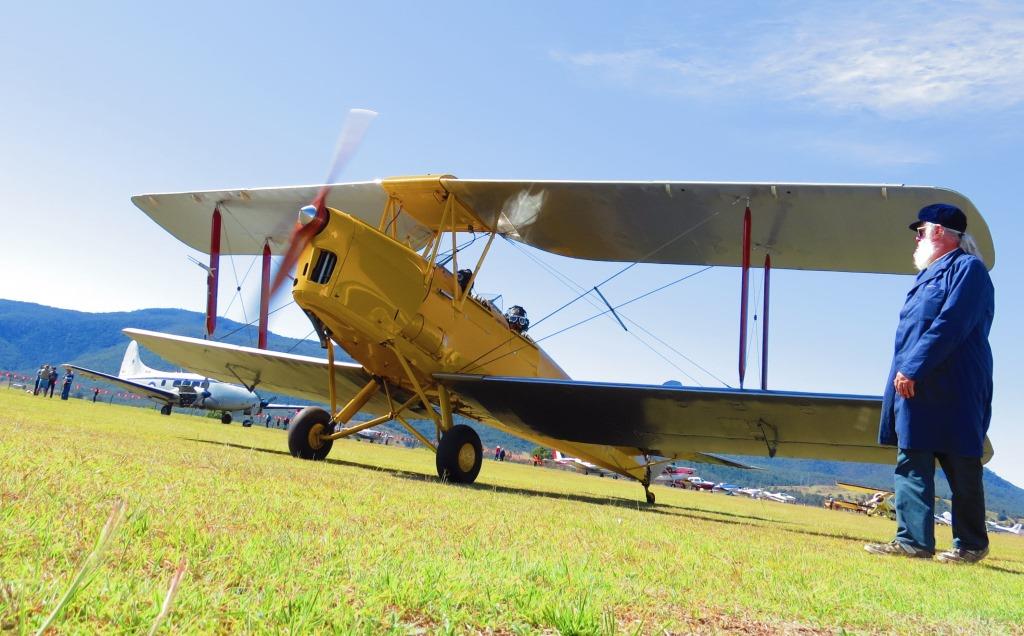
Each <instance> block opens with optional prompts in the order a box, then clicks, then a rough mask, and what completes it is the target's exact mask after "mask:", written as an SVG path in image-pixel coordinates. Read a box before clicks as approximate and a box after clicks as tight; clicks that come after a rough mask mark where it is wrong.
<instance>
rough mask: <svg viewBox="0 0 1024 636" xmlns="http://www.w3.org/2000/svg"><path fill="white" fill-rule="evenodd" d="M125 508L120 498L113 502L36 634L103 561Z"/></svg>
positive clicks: (44, 629) (54, 618) (50, 622)
mask: <svg viewBox="0 0 1024 636" xmlns="http://www.w3.org/2000/svg"><path fill="white" fill-rule="evenodd" d="M125 510H127V505H126V504H125V502H124V501H122V500H117V501H115V502H114V507H113V509H112V510H111V511H110V516H109V517H107V523H106V524H104V526H103V531H102V532H100V536H99V539H97V540H96V545H95V546H93V549H92V552H90V553H89V556H87V557H85V561H84V562H83V563H82V567H81V568H79V569H78V573H77V574H76V575H75V578H74V579H72V581H71V585H69V586H68V589H67V591H65V592H64V596H62V597H61V599H60V602H59V603H57V607H55V608H53V611H52V612H50V615H49V616H47V617H46V620H45V621H43V624H42V625H40V626H39V629H38V631H36V636H40V635H41V634H43V633H44V632H45V631H46V630H47V629H49V628H50V626H51V625H53V622H54V621H55V620H57V617H58V616H60V614H61V612H63V611H64V608H65V607H67V605H68V603H70V602H71V599H73V598H74V597H75V594H77V593H78V590H79V588H80V587H81V586H82V581H84V580H85V579H86V577H88V576H89V575H90V574H92V573H93V572H95V571H96V568H98V567H99V565H100V563H102V562H103V553H104V552H105V551H106V548H107V545H109V544H110V540H111V539H112V538H113V536H114V533H115V532H117V528H118V526H120V525H121V522H122V521H124V515H125Z"/></svg>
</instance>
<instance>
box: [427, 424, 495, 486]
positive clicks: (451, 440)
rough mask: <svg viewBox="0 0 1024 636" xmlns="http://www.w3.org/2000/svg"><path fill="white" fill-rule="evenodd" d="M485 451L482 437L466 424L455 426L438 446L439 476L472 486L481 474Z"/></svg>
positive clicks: (442, 437)
mask: <svg viewBox="0 0 1024 636" xmlns="http://www.w3.org/2000/svg"><path fill="white" fill-rule="evenodd" d="M483 459H484V449H483V446H482V445H481V444H480V436H479V435H477V434H476V431H474V430H473V429H472V428H471V427H469V426H466V425H465V424H458V425H456V426H453V427H452V428H451V430H449V431H448V432H447V433H445V434H444V435H443V436H441V443H440V444H438V445H437V476H438V477H440V478H441V479H443V480H446V481H452V482H455V483H457V484H471V483H473V482H474V481H476V476H477V475H479V474H480V464H481V463H482V462H483Z"/></svg>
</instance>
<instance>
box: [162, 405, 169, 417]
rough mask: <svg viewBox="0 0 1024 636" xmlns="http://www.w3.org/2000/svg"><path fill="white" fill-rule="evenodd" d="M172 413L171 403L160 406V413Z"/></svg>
mask: <svg viewBox="0 0 1024 636" xmlns="http://www.w3.org/2000/svg"><path fill="white" fill-rule="evenodd" d="M170 414H171V405H170V404H164V405H163V406H161V407H160V415H170Z"/></svg>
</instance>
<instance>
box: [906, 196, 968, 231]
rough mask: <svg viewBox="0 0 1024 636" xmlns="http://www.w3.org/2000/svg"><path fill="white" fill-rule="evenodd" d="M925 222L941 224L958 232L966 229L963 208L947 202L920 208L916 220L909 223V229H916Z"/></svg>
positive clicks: (965, 217)
mask: <svg viewBox="0 0 1024 636" xmlns="http://www.w3.org/2000/svg"><path fill="white" fill-rule="evenodd" d="M925 223H933V224H935V225H941V226H942V227H945V228H949V229H951V230H954V231H956V232H959V233H960V234H963V233H964V232H966V231H967V216H966V215H965V214H964V213H963V210H961V209H960V208H958V207H956V206H955V205H950V204H948V203H933V204H931V205H926V206H924V207H923V208H921V210H920V211H919V212H918V213H917V221H915V222H914V223H911V224H910V229H912V230H915V231H916V230H917V228H919V227H921V226H922V225H923V224H925Z"/></svg>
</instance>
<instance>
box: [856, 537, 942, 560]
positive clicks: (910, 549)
mask: <svg viewBox="0 0 1024 636" xmlns="http://www.w3.org/2000/svg"><path fill="white" fill-rule="evenodd" d="M864 549H865V550H867V551H868V552H870V553H871V554H881V555H885V556H904V557H910V558H912V559H930V558H932V556H933V555H934V554H935V553H934V552H932V551H931V550H925V549H924V548H915V547H914V546H912V545H907V544H906V543H900V542H899V541H898V540H897V539H893V540H892V541H890V542H889V543H869V544H867V545H865V546H864Z"/></svg>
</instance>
